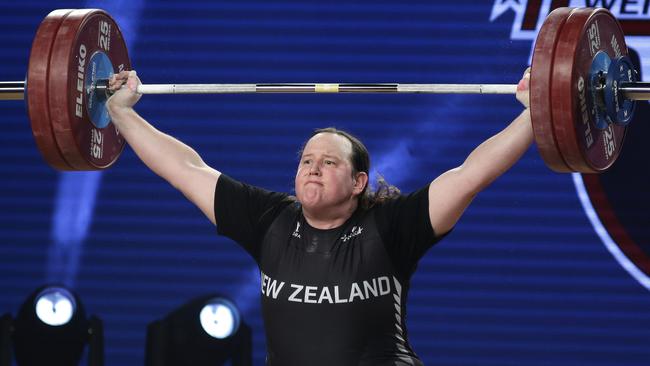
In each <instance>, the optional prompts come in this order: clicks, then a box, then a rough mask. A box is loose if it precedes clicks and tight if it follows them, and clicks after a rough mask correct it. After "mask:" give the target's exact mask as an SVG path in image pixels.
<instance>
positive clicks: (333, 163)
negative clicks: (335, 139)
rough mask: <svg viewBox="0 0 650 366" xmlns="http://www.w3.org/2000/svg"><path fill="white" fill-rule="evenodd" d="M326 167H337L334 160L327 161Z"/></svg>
mask: <svg viewBox="0 0 650 366" xmlns="http://www.w3.org/2000/svg"><path fill="white" fill-rule="evenodd" d="M325 165H336V162H335V161H334V160H325Z"/></svg>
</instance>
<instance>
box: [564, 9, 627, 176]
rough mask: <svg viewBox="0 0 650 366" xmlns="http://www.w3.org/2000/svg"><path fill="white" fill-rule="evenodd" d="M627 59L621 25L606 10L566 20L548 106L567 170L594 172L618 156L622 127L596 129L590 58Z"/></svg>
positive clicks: (578, 13)
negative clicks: (601, 52)
mask: <svg viewBox="0 0 650 366" xmlns="http://www.w3.org/2000/svg"><path fill="white" fill-rule="evenodd" d="M599 51H604V52H606V53H607V54H608V55H609V57H610V58H614V57H618V56H621V55H627V46H626V45H625V39H624V36H623V31H622V30H621V27H620V25H619V23H618V21H616V19H615V18H614V16H613V15H612V14H611V13H610V12H609V11H607V10H606V9H603V8H599V9H593V8H582V9H576V10H574V11H573V12H572V13H571V14H570V15H569V17H568V19H567V21H566V23H565V24H564V27H563V29H562V32H561V34H560V36H559V40H558V43H557V47H556V50H555V55H554V59H553V65H554V67H553V74H552V81H551V98H552V100H553V103H552V105H551V109H552V115H553V127H554V131H555V136H556V139H557V141H558V147H559V149H560V152H561V153H562V156H563V157H564V160H565V161H566V162H567V164H568V165H569V167H570V168H572V169H573V170H575V171H578V172H581V173H597V172H602V171H604V170H606V169H607V168H609V167H610V166H611V165H612V164H613V163H614V161H616V158H617V157H618V155H619V153H620V151H621V147H622V145H623V139H624V137H625V127H623V126H618V125H609V126H608V127H607V128H605V129H598V128H597V126H596V125H597V115H598V106H597V101H596V100H595V98H594V95H595V94H593V93H592V90H590V85H591V82H590V80H591V78H592V75H591V70H592V63H593V60H594V57H595V56H596V54H597V53H598V52H599Z"/></svg>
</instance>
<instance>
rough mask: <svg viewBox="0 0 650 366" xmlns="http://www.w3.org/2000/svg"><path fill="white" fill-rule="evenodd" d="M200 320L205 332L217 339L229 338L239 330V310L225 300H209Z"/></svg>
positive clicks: (200, 315)
mask: <svg viewBox="0 0 650 366" xmlns="http://www.w3.org/2000/svg"><path fill="white" fill-rule="evenodd" d="M199 319H200V321H201V326H202V327H203V330H204V331H205V332H206V333H208V334H209V335H210V336H212V337H214V338H217V339H224V338H228V337H230V336H231V335H233V334H234V333H236V332H237V330H238V328H239V310H238V309H237V307H236V306H235V304H233V303H232V302H230V301H228V300H227V299H224V298H214V299H211V300H209V301H208V302H207V303H206V304H205V306H203V309H201V312H200V313H199Z"/></svg>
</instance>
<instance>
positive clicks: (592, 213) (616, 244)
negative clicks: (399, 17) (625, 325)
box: [490, 0, 650, 290]
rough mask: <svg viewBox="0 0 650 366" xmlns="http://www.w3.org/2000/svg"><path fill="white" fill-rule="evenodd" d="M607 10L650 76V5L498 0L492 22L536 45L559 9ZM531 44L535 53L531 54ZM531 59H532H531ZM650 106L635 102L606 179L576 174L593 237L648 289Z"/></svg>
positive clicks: (613, 0)
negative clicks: (506, 23) (508, 22)
mask: <svg viewBox="0 0 650 366" xmlns="http://www.w3.org/2000/svg"><path fill="white" fill-rule="evenodd" d="M565 6H569V7H604V8H607V9H608V10H609V11H611V12H612V14H614V16H616V18H617V19H618V20H619V22H620V23H621V27H622V28H623V32H624V33H625V41H626V43H627V46H628V50H629V56H630V57H631V58H632V61H633V62H634V63H635V64H636V67H637V70H639V73H640V74H641V79H642V80H643V75H648V73H650V0H638V1H637V0H635V1H631V0H581V1H574V0H539V1H526V0H495V2H494V5H493V6H492V12H491V14H490V21H491V22H494V21H496V20H497V19H499V18H502V17H508V18H509V17H512V16H513V15H514V18H513V22H512V28H511V31H510V38H511V39H512V40H530V41H532V42H534V40H535V38H536V36H537V32H538V31H539V29H540V28H541V26H542V24H543V22H544V19H545V18H546V16H547V15H548V14H549V13H550V12H551V11H552V10H553V9H556V8H558V7H565ZM533 46H534V45H532V43H531V53H532V50H533ZM531 56H532V55H531ZM649 133H650V105H649V104H648V103H647V102H645V101H640V102H637V107H636V111H635V116H634V120H633V121H632V122H631V123H630V125H629V126H628V128H627V132H626V137H625V142H624V146H623V149H622V153H621V155H620V156H619V158H618V160H617V161H616V163H615V164H614V165H613V166H612V167H611V168H610V169H609V170H607V172H605V173H603V174H598V175H593V174H578V173H574V174H573V181H574V184H575V187H576V193H577V195H578V197H579V199H580V202H581V203H582V206H583V209H584V211H585V214H586V216H587V217H588V219H589V221H590V222H591V224H592V226H593V228H594V232H595V233H596V235H597V236H598V237H599V238H600V240H601V241H602V242H603V244H604V245H605V246H606V247H607V249H608V250H609V251H610V253H612V255H613V256H614V258H616V260H617V261H618V262H619V263H620V264H621V266H622V267H623V268H624V269H625V270H626V271H627V272H628V273H630V275H632V276H633V277H634V278H635V279H636V280H637V281H638V282H639V283H640V284H641V285H643V286H644V287H645V288H647V289H648V290H650V171H649V169H648V163H647V161H648V157H650V144H648V143H647V142H645V141H644V139H645V137H646V136H649V135H648V134H649Z"/></svg>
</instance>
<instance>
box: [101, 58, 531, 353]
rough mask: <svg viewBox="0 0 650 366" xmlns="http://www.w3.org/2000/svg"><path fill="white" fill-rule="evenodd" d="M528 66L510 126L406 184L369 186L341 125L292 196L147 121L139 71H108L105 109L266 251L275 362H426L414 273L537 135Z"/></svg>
mask: <svg viewBox="0 0 650 366" xmlns="http://www.w3.org/2000/svg"><path fill="white" fill-rule="evenodd" d="M529 75H530V71H529V70H526V72H525V73H524V76H523V78H522V79H521V81H520V82H519V84H518V86H517V99H518V100H519V101H520V102H521V103H522V104H523V105H524V107H525V108H524V110H523V112H522V113H521V114H520V115H519V116H518V117H516V118H515V119H514V121H513V122H512V123H511V124H510V125H509V126H508V127H506V128H505V129H504V130H503V131H501V132H500V133H498V134H496V135H495V136H493V137H491V138H490V139H488V140H487V141H485V142H483V143H482V144H481V145H480V146H478V147H477V148H476V149H474V151H472V153H471V154H470V155H469V156H468V157H467V159H466V160H465V161H464V162H463V163H462V164H461V165H460V166H459V167H457V168H454V169H452V170H449V171H447V172H445V173H444V174H442V175H440V176H439V177H437V178H435V179H434V180H433V181H432V182H430V183H429V184H427V185H426V186H424V187H422V188H421V189H419V190H417V191H415V192H413V193H410V194H407V195H402V194H400V193H399V191H397V190H395V189H393V188H394V187H390V186H388V185H383V186H382V185H381V184H380V188H383V189H379V190H378V192H371V191H370V189H369V188H368V174H369V171H370V159H369V155H368V151H367V150H366V148H365V147H364V145H363V144H362V143H361V142H360V141H359V140H358V139H356V138H355V137H353V136H351V135H349V134H348V133H346V132H343V131H340V130H336V129H331V128H328V129H323V130H317V131H316V132H315V133H314V135H313V136H311V138H310V139H309V140H307V142H306V143H305V145H304V147H303V149H302V153H301V158H300V162H299V164H298V169H297V172H296V177H295V196H291V195H289V194H286V193H278V192H270V191H267V190H265V189H262V188H258V187H254V186H251V185H247V184H245V183H242V182H239V181H237V180H235V179H234V178H231V177H229V176H227V175H225V174H222V173H221V172H219V171H217V170H215V169H213V168H212V167H210V166H208V165H206V164H205V163H204V161H203V160H202V159H201V157H200V156H199V155H198V154H197V153H196V151H194V150H193V149H192V148H190V147H189V146H187V145H185V144H183V143H182V142H180V141H178V140H177V139H175V138H173V137H171V136H169V135H166V134H164V133H162V132H160V131H158V130H156V129H155V128H154V127H153V126H152V125H150V124H149V123H147V121H145V120H144V119H143V118H142V117H140V116H139V115H138V114H137V113H136V112H135V110H134V109H133V107H134V105H135V104H136V103H137V102H138V100H139V99H140V96H141V95H139V94H137V93H136V87H137V85H139V83H140V80H139V79H138V77H137V75H136V73H135V71H130V72H129V71H125V72H121V73H119V74H117V75H114V76H113V77H112V78H111V80H110V85H109V86H110V89H112V90H113V91H115V94H113V96H112V97H111V98H110V99H109V100H108V101H107V108H108V111H109V113H110V116H111V118H112V121H113V123H114V124H115V126H116V127H117V128H118V129H119V131H120V133H121V134H122V135H123V136H124V138H125V139H126V140H127V142H128V143H129V145H131V147H132V148H133V150H134V151H135V153H136V154H137V155H138V156H139V158H140V159H142V161H143V162H144V163H145V164H146V165H147V166H148V167H149V168H150V169H151V170H153V171H154V172H155V173H156V174H158V175H160V176H161V177H162V178H163V179H165V180H167V181H168V182H169V183H171V184H172V185H173V186H174V187H176V188H177V189H179V190H180V191H181V192H182V193H183V194H184V195H185V196H186V197H187V198H188V199H189V200H190V201H192V202H193V203H194V204H196V205H197V206H198V207H199V208H200V209H201V211H202V212H203V213H204V214H205V215H206V216H207V217H208V218H209V219H210V221H212V223H213V224H216V225H217V230H218V232H219V233H220V234H222V235H225V236H227V237H229V238H231V239H233V240H235V241H236V242H238V243H239V244H240V245H241V246H242V247H243V248H244V249H245V250H246V251H247V252H248V253H249V254H250V255H251V256H252V257H253V258H254V259H255V261H256V262H257V264H258V266H259V268H260V271H261V277H262V279H261V290H262V313H263V317H264V324H265V329H266V339H267V361H266V362H267V365H274V366H275V365H282V366H286V365H328V366H329V365H422V362H421V361H420V359H419V358H418V356H417V355H416V354H415V352H414V351H413V350H412V349H411V347H410V345H409V342H408V337H407V330H406V327H405V318H406V299H407V294H408V290H409V284H410V278H411V275H412V274H413V272H414V271H415V268H416V265H417V262H418V260H419V259H420V258H421V257H422V256H423V255H424V254H425V253H426V251H427V250H428V249H429V248H430V247H431V246H433V245H434V244H435V243H436V242H438V241H439V240H440V239H441V238H443V237H444V236H445V235H446V234H447V233H448V232H449V231H450V230H451V229H452V228H453V226H454V225H455V224H456V222H457V221H458V219H459V218H460V217H461V215H462V213H463V212H464V210H465V209H466V208H467V207H468V205H469V204H470V202H472V199H473V198H474V197H475V196H476V195H477V194H478V193H479V192H480V191H481V190H482V189H484V188H485V187H487V186H488V185H489V184H490V183H491V182H492V181H494V180H495V179H496V178H497V177H499V176H500V175H501V174H503V173H504V172H505V171H506V170H508V169H509V168H510V167H511V166H512V165H513V164H514V163H515V162H516V161H517V160H519V158H520V157H521V155H522V154H523V153H524V152H525V151H526V150H527V149H528V147H529V146H530V145H531V143H532V141H533V131H532V126H531V119H530V112H529V110H528V85H529ZM123 85H126V87H123Z"/></svg>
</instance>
